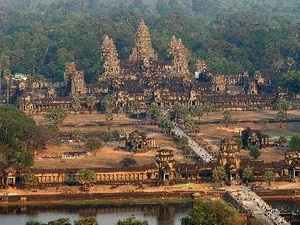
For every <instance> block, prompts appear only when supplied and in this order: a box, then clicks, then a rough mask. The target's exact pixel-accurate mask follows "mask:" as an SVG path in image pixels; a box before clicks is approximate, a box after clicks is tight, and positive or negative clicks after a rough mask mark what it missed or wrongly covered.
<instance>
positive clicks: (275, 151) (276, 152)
mask: <svg viewBox="0 0 300 225" xmlns="http://www.w3.org/2000/svg"><path fill="white" fill-rule="evenodd" d="M221 114H222V113H221V112H212V113H210V114H209V115H205V116H203V117H202V118H201V120H200V122H201V123H202V124H200V129H201V130H200V133H199V134H198V135H197V136H198V138H201V139H202V140H203V141H205V142H207V143H208V144H209V145H210V146H211V149H212V151H213V152H214V153H217V151H218V148H219V142H220V140H221V139H222V138H225V137H231V136H233V135H239V133H240V132H241V131H242V130H243V129H245V128H247V127H250V128H251V129H261V130H262V132H263V133H265V134H268V135H269V136H270V139H271V141H272V140H273V141H274V140H275V139H278V137H279V136H281V135H282V136H286V137H288V138H289V137H290V136H292V135H295V134H297V133H299V132H300V123H283V125H282V128H280V125H279V123H267V124H265V125H263V124H262V123H259V122H258V121H261V120H262V119H266V120H270V119H274V118H275V114H276V112H275V111H259V112H252V111H251V112H248V111H247V112H244V111H242V112H232V121H239V122H238V123H234V124H229V126H228V127H226V126H225V124H222V123H207V122H209V121H220V120H221V118H222V115H221ZM34 118H35V120H36V121H37V122H38V123H42V122H43V116H42V115H37V116H34ZM288 118H300V112H299V111H289V112H288ZM195 119H196V118H195ZM250 120H251V121H253V122H244V121H250ZM100 121H105V118H104V115H102V114H97V113H93V114H80V115H68V116H67V118H66V119H65V121H64V122H63V123H64V124H68V125H74V126H73V127H72V126H71V127H70V126H69V127H63V126H62V127H61V131H64V132H70V131H72V130H74V129H79V130H81V131H82V132H101V131H104V130H107V126H89V127H84V126H82V125H83V124H86V123H93V122H100ZM113 121H114V122H116V123H117V122H120V121H121V122H124V121H128V122H130V121H131V122H137V121H139V120H136V119H132V118H128V117H127V116H125V115H114V119H113ZM78 125H80V126H78ZM111 130H121V131H123V132H132V131H134V130H139V131H143V132H146V133H147V135H148V136H149V137H153V138H155V140H156V143H157V145H158V146H160V147H164V148H168V149H173V150H174V151H175V160H177V161H180V162H192V160H191V159H189V158H185V157H184V156H183V154H182V152H181V151H180V150H177V148H176V143H175V142H174V141H173V140H169V138H168V136H166V135H164V134H162V133H161V130H160V129H159V128H158V127H157V126H154V125H153V126H151V125H135V126H131V125H130V126H128V125H127V126H122V127H120V126H112V128H111ZM117 146H118V143H116V142H109V143H108V144H107V146H105V147H104V148H102V149H99V150H96V151H94V152H92V153H91V154H90V155H84V156H83V157H81V158H76V159H61V158H54V157H52V158H50V157H48V156H58V155H61V154H62V153H63V152H69V151H86V149H85V148H84V144H83V143H81V148H79V146H78V144H76V143H69V144H61V145H59V146H49V147H48V148H47V149H46V150H40V151H36V159H35V164H34V167H36V168H65V167H72V168H83V167H88V168H92V167H99V166H101V167H120V164H119V162H120V161H121V160H122V159H123V158H124V157H132V158H134V159H135V160H136V161H137V164H138V165H144V164H150V163H153V162H155V154H156V149H153V150H150V151H147V152H145V153H131V152H127V151H124V150H120V151H116V150H114V149H115V148H116V147H117ZM285 151H286V149H284V148H264V149H262V151H261V153H262V154H261V156H260V157H259V159H263V160H265V161H266V162H271V161H278V160H280V159H284V153H285ZM45 156H47V157H48V158H43V157H45ZM242 157H249V154H248V152H247V151H246V150H242Z"/></svg>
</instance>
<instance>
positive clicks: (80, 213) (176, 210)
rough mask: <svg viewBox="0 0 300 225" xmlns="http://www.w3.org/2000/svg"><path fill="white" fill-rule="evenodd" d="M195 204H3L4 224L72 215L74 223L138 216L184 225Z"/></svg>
mask: <svg viewBox="0 0 300 225" xmlns="http://www.w3.org/2000/svg"><path fill="white" fill-rule="evenodd" d="M191 207H192V203H184V204H183V203H181V204H171V203H168V204H152V205H149V204H144V205H82V206H49V205H47V206H27V207H24V206H23V207H0V209H1V211H0V212H1V214H0V221H1V225H11V224H14V225H25V223H26V222H27V221H29V220H35V221H39V222H49V221H51V220H55V219H58V218H69V219H70V222H71V223H73V222H74V220H78V219H80V218H85V217H89V216H95V217H96V218H97V221H98V223H99V224H106V225H115V224H116V223H117V222H118V220H119V219H124V218H126V217H129V216H131V215H135V217H136V218H138V219H140V220H147V221H148V222H149V225H180V219H181V218H182V217H183V216H185V215H186V214H187V211H188V210H189V209H190V208H191Z"/></svg>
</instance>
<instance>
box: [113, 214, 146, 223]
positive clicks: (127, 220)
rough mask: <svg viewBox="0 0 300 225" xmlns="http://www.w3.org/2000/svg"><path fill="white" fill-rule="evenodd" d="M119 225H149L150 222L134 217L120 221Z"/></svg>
mask: <svg viewBox="0 0 300 225" xmlns="http://www.w3.org/2000/svg"><path fill="white" fill-rule="evenodd" d="M117 225H148V222H147V221H146V220H143V221H141V220H137V219H136V218H135V216H133V215H132V216H130V217H128V218H125V219H124V220H119V221H118V223H117Z"/></svg>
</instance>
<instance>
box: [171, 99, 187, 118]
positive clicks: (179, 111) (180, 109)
mask: <svg viewBox="0 0 300 225" xmlns="http://www.w3.org/2000/svg"><path fill="white" fill-rule="evenodd" d="M172 110H173V113H174V117H175V119H176V121H177V122H178V121H179V120H182V119H183V118H184V117H185V116H186V115H188V114H189V111H188V109H187V108H185V107H184V105H182V104H181V103H179V102H176V103H175V104H174V105H173V108H172Z"/></svg>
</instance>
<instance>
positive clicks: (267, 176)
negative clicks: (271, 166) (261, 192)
mask: <svg viewBox="0 0 300 225" xmlns="http://www.w3.org/2000/svg"><path fill="white" fill-rule="evenodd" d="M264 181H265V182H267V183H268V185H269V187H270V186H271V182H273V181H275V173H274V172H273V171H272V170H266V171H265V173H264Z"/></svg>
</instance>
